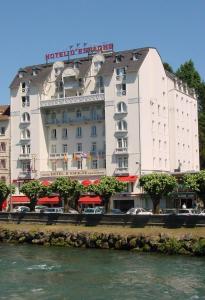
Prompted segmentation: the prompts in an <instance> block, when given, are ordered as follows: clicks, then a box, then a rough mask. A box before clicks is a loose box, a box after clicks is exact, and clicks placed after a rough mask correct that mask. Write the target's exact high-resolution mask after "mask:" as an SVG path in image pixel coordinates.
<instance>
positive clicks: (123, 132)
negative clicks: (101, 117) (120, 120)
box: [115, 129, 127, 136]
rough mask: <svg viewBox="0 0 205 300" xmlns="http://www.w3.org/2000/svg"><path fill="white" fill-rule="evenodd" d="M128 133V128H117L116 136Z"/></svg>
mask: <svg viewBox="0 0 205 300" xmlns="http://www.w3.org/2000/svg"><path fill="white" fill-rule="evenodd" d="M126 134H127V129H123V130H119V129H116V131H115V135H116V136H125V135H126Z"/></svg>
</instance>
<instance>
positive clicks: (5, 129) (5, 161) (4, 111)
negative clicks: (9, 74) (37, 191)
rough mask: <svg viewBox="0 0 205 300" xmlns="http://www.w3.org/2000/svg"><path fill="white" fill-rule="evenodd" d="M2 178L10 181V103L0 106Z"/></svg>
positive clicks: (0, 173)
mask: <svg viewBox="0 0 205 300" xmlns="http://www.w3.org/2000/svg"><path fill="white" fill-rule="evenodd" d="M0 180H3V181H5V182H6V183H7V184H9V183H10V105H1V106H0Z"/></svg>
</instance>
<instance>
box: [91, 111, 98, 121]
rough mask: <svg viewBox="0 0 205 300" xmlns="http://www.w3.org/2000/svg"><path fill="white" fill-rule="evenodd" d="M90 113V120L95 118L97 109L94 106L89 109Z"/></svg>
mask: <svg viewBox="0 0 205 300" xmlns="http://www.w3.org/2000/svg"><path fill="white" fill-rule="evenodd" d="M90 115H91V119H92V120H97V110H96V109H95V108H94V109H92V110H91V112H90Z"/></svg>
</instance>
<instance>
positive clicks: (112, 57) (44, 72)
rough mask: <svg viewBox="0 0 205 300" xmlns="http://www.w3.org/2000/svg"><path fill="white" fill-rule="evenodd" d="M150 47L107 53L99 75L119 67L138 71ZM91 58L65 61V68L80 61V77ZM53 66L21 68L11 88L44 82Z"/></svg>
mask: <svg viewBox="0 0 205 300" xmlns="http://www.w3.org/2000/svg"><path fill="white" fill-rule="evenodd" d="M149 49H150V48H148V47H147V48H139V49H132V50H126V51H119V52H113V53H109V54H106V53H105V54H104V55H105V62H104V63H103V65H102V67H101V69H100V71H99V73H98V74H99V75H106V74H111V73H112V72H113V70H114V68H116V67H118V68H120V67H126V68H127V71H128V72H133V71H134V72H137V71H138V70H139V68H140V67H141V65H142V63H143V61H144V59H145V57H146V55H147V53H148V51H149ZM133 53H136V54H137V55H138V59H137V60H133V59H132V57H133ZM116 56H121V61H120V62H119V63H117V62H116ZM91 58H92V56H87V57H82V58H79V59H76V58H75V59H73V60H69V61H64V66H65V67H64V69H65V68H67V67H72V66H73V64H74V63H75V62H79V65H78V68H79V78H83V77H85V75H86V73H87V72H88V70H89V68H90V66H91ZM52 67H53V63H48V64H39V65H33V66H27V67H25V68H23V69H20V71H21V72H24V76H23V78H19V76H18V74H16V76H15V78H14V79H13V81H12V82H11V84H10V88H17V87H18V86H19V84H20V83H21V82H24V81H31V82H32V83H33V84H39V83H42V82H43V81H44V80H45V79H46V78H47V76H48V75H49V74H50V72H51V70H52ZM34 69H38V72H37V75H35V76H33V75H32V72H33V70H34Z"/></svg>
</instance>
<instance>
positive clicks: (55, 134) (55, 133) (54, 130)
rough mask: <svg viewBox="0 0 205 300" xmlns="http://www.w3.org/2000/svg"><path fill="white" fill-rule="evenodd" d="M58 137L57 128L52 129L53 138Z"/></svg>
mask: <svg viewBox="0 0 205 300" xmlns="http://www.w3.org/2000/svg"><path fill="white" fill-rule="evenodd" d="M56 138H57V131H56V129H51V139H56Z"/></svg>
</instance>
